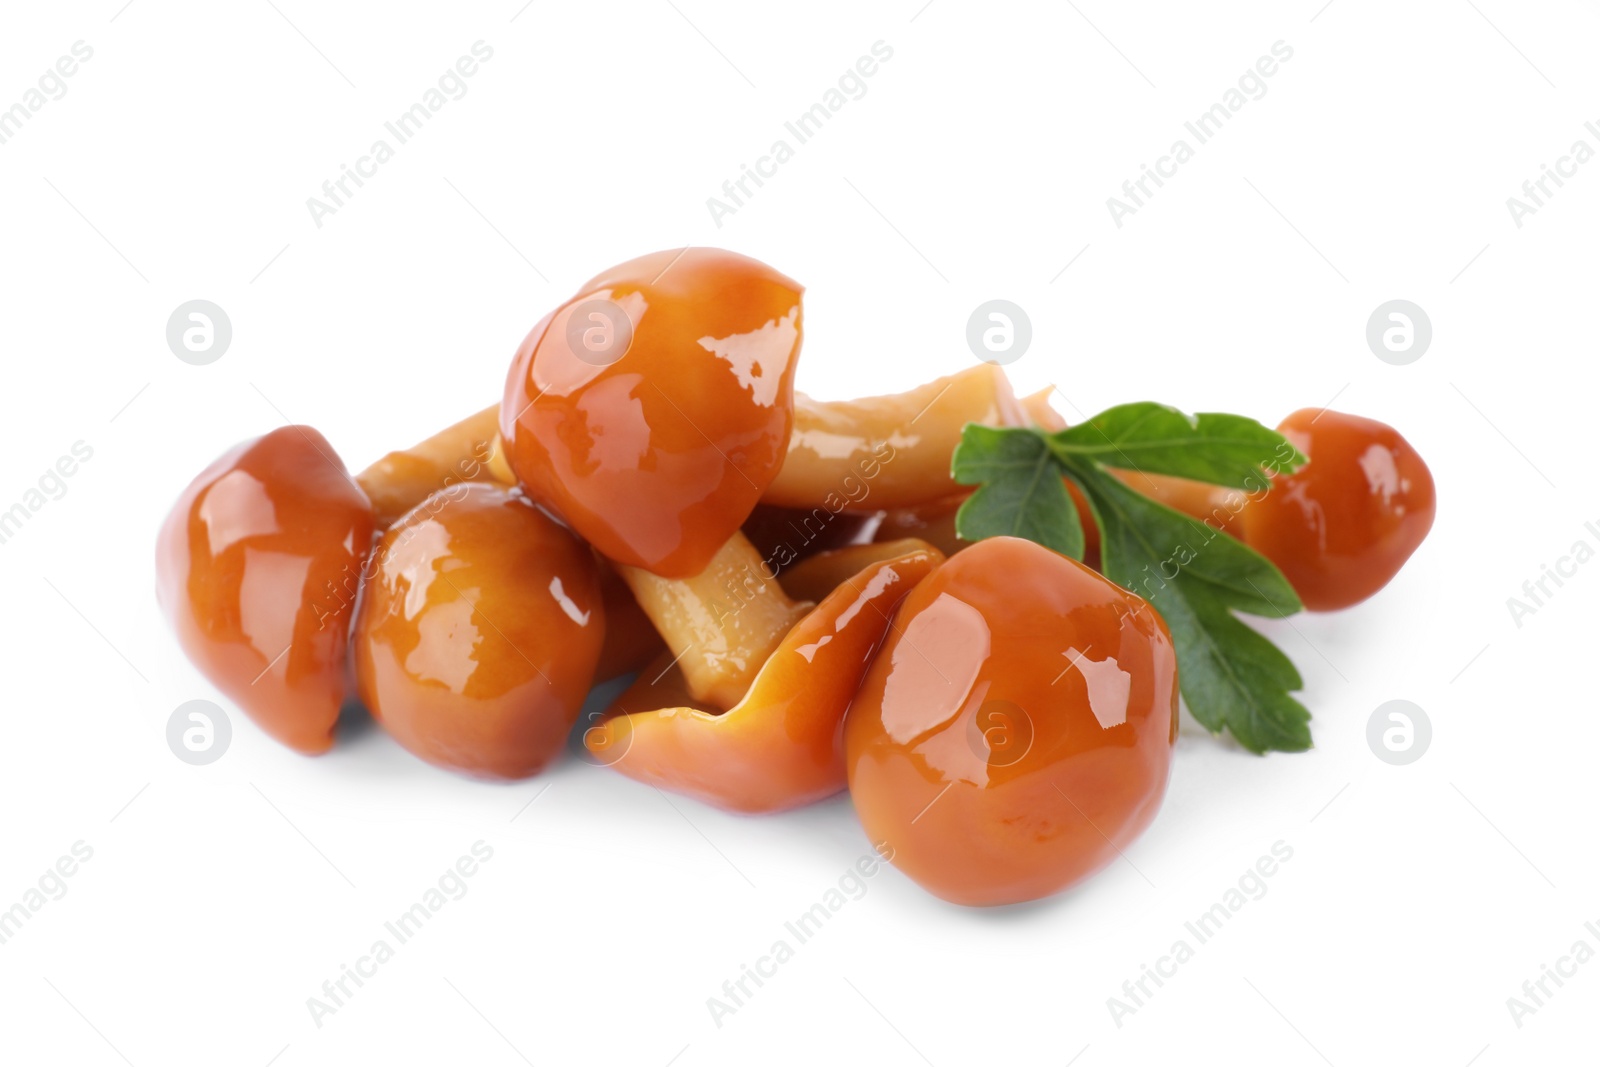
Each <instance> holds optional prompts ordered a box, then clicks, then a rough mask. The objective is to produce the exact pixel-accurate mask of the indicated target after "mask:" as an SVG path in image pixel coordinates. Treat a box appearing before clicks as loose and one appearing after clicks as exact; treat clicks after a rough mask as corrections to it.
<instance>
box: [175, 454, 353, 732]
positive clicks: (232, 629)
mask: <svg viewBox="0 0 1600 1067" xmlns="http://www.w3.org/2000/svg"><path fill="white" fill-rule="evenodd" d="M372 532H373V515H372V505H371V504H370V503H368V501H367V497H366V495H365V494H364V493H362V491H361V488H360V487H359V486H358V485H356V483H355V481H354V480H353V479H351V477H350V475H349V474H348V473H347V472H346V471H345V467H344V464H343V462H342V461H340V459H339V457H338V455H337V453H335V452H334V450H333V447H332V446H331V445H329V444H328V442H327V439H326V438H324V437H323V436H322V435H321V434H320V433H318V432H317V431H316V430H313V429H311V428H310V427H309V426H285V427H282V428H281V429H277V430H274V431H272V432H271V433H269V434H266V435H265V436H262V437H257V438H255V439H253V440H250V441H245V442H244V443H242V444H240V445H237V446H235V447H234V448H232V449H231V450H229V451H228V452H227V453H226V454H224V455H223V456H222V457H221V458H220V459H218V460H217V461H216V462H215V463H212V464H211V466H209V467H207V468H206V469H205V470H204V471H202V472H201V473H200V475H199V477H197V478H195V480H194V481H193V482H191V483H190V485H189V487H188V488H187V489H185V490H184V491H183V494H182V495H181V496H179V498H178V501H177V503H176V504H174V505H173V507H172V511H171V512H170V513H169V514H168V515H167V519H166V521H165V522H164V523H163V524H162V527H161V532H160V534H159V535H158V537H157V540H156V598H157V600H159V601H160V603H161V607H162V610H163V611H164V612H165V613H166V615H167V618H168V619H169V620H170V622H171V623H172V627H173V629H174V630H175V631H177V635H178V643H179V644H180V645H182V646H183V650H184V652H185V653H186V654H187V655H188V657H189V659H190V661H192V662H193V663H194V665H195V666H196V667H197V668H199V670H200V673H202V674H204V675H205V676H206V677H207V678H209V679H210V680H211V682H212V684H214V685H215V686H216V687H217V688H218V689H220V690H222V691H223V692H224V693H225V694H227V696H228V697H229V699H231V700H232V701H233V702H234V703H236V704H237V705H239V707H241V708H243V709H244V711H245V713H246V714H248V715H249V716H250V717H251V718H252V719H254V720H255V721H256V723H257V724H258V725H259V726H260V727H261V728H262V729H263V730H265V731H266V732H267V733H268V734H270V735H272V736H273V737H274V738H276V739H277V740H279V741H281V742H283V743H284V744H285V745H288V746H289V747H290V748H293V749H295V750H297V751H299V752H304V753H306V754H307V755H316V754H318V753H321V752H326V751H327V750H328V749H329V748H331V747H332V745H333V731H334V727H335V725H336V724H337V723H338V721H339V705H340V704H341V703H342V702H343V700H344V696H345V658H346V655H347V648H348V643H347V640H346V639H347V636H348V634H349V632H350V622H351V618H352V616H353V614H354V612H353V611H352V608H353V606H354V604H355V599H356V592H357V590H358V589H359V587H360V583H361V567H362V561H363V560H364V559H365V558H366V556H367V552H368V550H369V549H370V548H371V547H372Z"/></svg>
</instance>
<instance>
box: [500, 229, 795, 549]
mask: <svg viewBox="0 0 1600 1067" xmlns="http://www.w3.org/2000/svg"><path fill="white" fill-rule="evenodd" d="M800 293H801V290H800V286H799V285H797V284H796V283H794V282H793V281H791V280H789V279H788V278H786V277H784V276H783V275H781V274H779V273H778V272H777V271H774V270H772V269H771V268H770V267H767V266H766V265H764V264H762V263H758V262H757V261H755V260H753V259H749V258H746V257H744V256H739V255H735V254H734V253H731V252H723V251H720V250H716V249H706V248H691V249H688V250H672V251H667V252H658V253H655V254H653V255H648V256H644V257H641V258H639V259H636V260H631V261H630V262H627V263H624V264H621V265H620V266H618V267H615V268H613V269H612V270H610V271H607V272H606V273H604V274H602V275H600V276H599V277H597V278H595V279H593V280H592V281H590V282H589V283H588V284H586V285H585V286H584V287H583V288H582V289H581V290H580V292H579V294H578V295H577V296H576V297H574V298H573V299H572V300H569V301H568V302H567V303H566V304H563V305H562V306H561V307H560V308H558V309H557V310H556V311H555V312H553V313H552V314H551V315H550V316H547V317H546V318H545V320H544V321H543V322H541V323H540V324H539V325H538V326H536V327H535V328H534V330H533V332H532V333H530V334H529V335H528V338H527V340H525V341H524V342H523V344H522V347H521V348H520V349H519V350H518V352H517V355H516V358H515V360H514V361H513V363H512V367H511V371H510V375H509V376H508V378H507V381H506V392H505V397H504V401H503V403H502V406H501V416H500V424H501V432H502V434H503V436H504V437H505V439H506V441H507V442H508V448H507V455H508V458H509V460H510V463H511V466H512V468H513V469H514V470H515V471H516V474H517V477H518V478H519V479H520V480H521V482H522V483H523V484H524V485H525V486H526V488H527V489H528V491H529V493H530V494H531V495H532V496H534V497H535V498H536V499H538V500H540V501H541V502H543V503H545V504H546V505H547V506H548V507H550V508H551V509H552V510H553V511H554V512H556V513H557V514H559V515H561V516H562V517H563V518H564V519H565V520H566V521H567V522H569V523H570V524H571V525H572V527H573V528H574V529H575V530H577V531H578V533H579V534H580V535H581V536H583V537H584V538H585V539H587V540H588V541H589V542H590V543H592V544H593V545H594V546H595V548H596V549H598V550H599V551H600V552H601V553H602V554H603V555H605V556H606V557H608V558H610V559H612V560H615V561H616V562H618V563H623V564H628V565H631V566H637V567H642V568H644V569H646V570H649V571H651V572H653V573H656V574H660V575H663V576H666V577H684V576H687V575H691V574H696V573H698V572H699V571H700V570H702V569H703V568H704V567H705V565H706V563H707V562H709V560H710V559H711V557H712V555H713V554H714V553H715V552H716V550H717V549H718V548H719V547H721V546H722V544H723V542H725V541H726V540H727V539H728V537H729V536H730V535H731V534H732V533H734V532H735V531H736V530H737V529H738V527H739V525H740V523H742V522H743V521H744V520H745V519H746V517H748V516H749V514H750V512H751V510H752V508H754V506H755V504H756V501H757V499H758V498H759V497H760V495H761V492H762V490H763V489H765V488H766V486H767V484H768V482H770V481H771V480H772V478H773V476H774V475H775V474H776V473H777V470H778V467H779V466H780V465H781V464H782V462H783V458H784V453H785V449H786V448H787V446H788V441H789V431H790V427H791V424H792V418H793V411H792V408H793V382H794V366H795V359H796V356H797V355H798V353H799V349H800V340H801V330H802V324H801V308H800ZM597 300H599V301H609V302H610V306H612V307H615V308H617V309H620V313H621V314H625V315H626V318H627V321H628V322H629V323H631V324H632V335H633V336H632V342H631V346H627V347H626V351H625V354H621V355H620V356H619V355H618V353H617V352H615V351H610V352H602V353H600V354H596V353H593V352H581V353H580V352H575V351H574V347H573V343H572V340H571V338H572V337H586V336H588V335H587V334H584V333H583V325H584V323H583V321H579V322H578V323H576V324H575V323H574V322H573V321H572V318H573V315H574V313H575V312H576V313H578V314H579V315H580V316H588V315H589V314H590V310H589V309H590V308H592V306H593V305H592V303H591V302H593V301H597ZM602 326H603V324H602ZM596 336H599V335H596ZM619 346H620V342H619Z"/></svg>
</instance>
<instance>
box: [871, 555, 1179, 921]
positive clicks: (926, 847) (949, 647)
mask: <svg viewBox="0 0 1600 1067" xmlns="http://www.w3.org/2000/svg"><path fill="white" fill-rule="evenodd" d="M1177 729H1178V666H1177V659H1176V655H1175V652H1174V649H1173V645H1172V638H1171V636H1170V634H1169V633H1168V630H1167V625H1166V623H1165V622H1164V621H1163V620H1162V619H1161V617H1160V616H1159V615H1157V614H1156V612H1155V610H1154V609H1152V608H1151V607H1150V606H1149V605H1148V604H1147V603H1146V602H1145V601H1143V600H1142V599H1140V598H1139V597H1137V596H1135V595H1134V594H1133V593H1130V592H1128V591H1127V590H1125V589H1122V588H1120V587H1118V586H1116V585H1114V584H1113V583H1112V582H1110V581H1108V580H1107V579H1105V578H1104V577H1102V576H1101V575H1099V574H1097V573H1095V572H1094V571H1092V570H1090V569H1089V568H1087V567H1085V566H1083V565H1082V564H1081V563H1078V562H1076V561H1075V560H1071V559H1068V558H1067V557H1065V556H1062V555H1059V554H1057V553H1055V552H1052V551H1050V550H1049V549H1047V548H1044V547H1042V546H1040V545H1037V544H1035V543H1033V542H1032V541H1024V540H1021V539H1019V538H1015V537H992V538H988V539H986V540H983V541H979V542H977V543H976V544H974V545H972V546H971V547H970V548H968V549H966V550H965V551H963V552H962V553H961V554H960V555H956V556H952V557H950V559H949V560H948V561H947V562H946V563H945V564H944V566H942V567H940V568H939V569H938V570H937V571H935V572H933V574H931V575H929V576H928V577H927V578H925V579H923V580H922V582H921V584H919V585H918V586H917V587H916V588H915V589H913V590H912V591H911V593H910V595H909V596H907V597H906V598H905V600H904V601H903V602H902V603H901V605H900V609H899V611H898V612H897V613H896V615H895V620H894V625H893V627H892V628H891V630H890V632H889V636H888V637H887V639H886V640H885V641H884V644H883V647H882V648H881V649H880V650H879V651H878V654H877V656H876V658H875V659H874V660H873V663H872V667H871V669H870V670H869V671H868V672H867V676H866V678H865V679H864V680H863V682H862V684H861V690H860V692H859V693H857V695H856V699H855V702H854V703H853V704H852V705H851V707H850V715H849V718H848V720H847V721H846V724H845V752H846V761H847V765H848V769H849V778H850V795H851V798H852V799H853V800H854V801H855V806H856V813H857V814H858V815H859V816H860V817H861V824H862V826H863V827H865V829H866V831H867V836H868V837H869V839H871V840H873V841H887V842H889V843H890V844H891V845H892V846H893V848H894V855H893V856H892V857H891V861H892V862H893V863H894V865H895V866H897V867H899V868H900V869H901V870H902V871H904V872H905V873H906V874H908V875H909V876H910V877H911V878H912V879H913V880H914V881H916V882H917V883H918V884H920V885H921V886H922V887H923V888H924V889H927V890H928V891H929V892H931V893H933V894H934V895H935V896H938V897H941V898H943V899H945V900H949V901H952V902H954V903H958V904H967V905H997V904H1014V903H1020V902H1022V901H1026V900H1034V899H1037V898H1039V897H1043V896H1048V895H1049V894H1051V893H1055V892H1057V891H1059V890H1061V889H1064V888H1066V887H1067V886H1069V885H1071V884H1073V883H1075V882H1077V881H1079V880H1080V879H1082V878H1085V877H1087V876H1088V875H1090V874H1092V873H1094V872H1095V871H1096V870H1099V869H1100V868H1101V867H1103V866H1105V865H1106V864H1107V863H1110V862H1112V861H1114V860H1115V859H1116V858H1117V856H1118V854H1119V850H1120V849H1122V848H1124V847H1126V846H1127V845H1128V844H1129V843H1130V842H1131V841H1133V839H1134V838H1135V837H1137V836H1138V835H1139V834H1140V833H1141V832H1142V831H1143V830H1144V828H1145V827H1146V826H1148V825H1149V823H1150V821H1151V819H1153V818H1154V817H1155V814H1156V810H1157V808H1158V807H1159V806H1160V803H1161V797H1162V795H1163V793H1164V792H1165V790H1166V784H1167V775H1168V772H1169V771H1170V768H1171V765H1172V747H1173V742H1174V741H1175V740H1176V737H1177ZM935 801H937V803H935Z"/></svg>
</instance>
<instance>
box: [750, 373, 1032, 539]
mask: <svg viewBox="0 0 1600 1067" xmlns="http://www.w3.org/2000/svg"><path fill="white" fill-rule="evenodd" d="M969 422H977V423H982V424H983V425H985V426H1023V425H1026V424H1027V414H1026V412H1025V411H1024V410H1023V408H1022V405H1021V404H1020V403H1019V402H1018V400H1017V398H1016V395H1015V394H1014V393H1013V391H1012V389H1011V383H1010V382H1009V381H1007V380H1006V376H1005V373H1004V372H1003V371H1002V370H1001V369H1000V368H999V367H996V366H994V365H992V364H988V363H983V364H979V365H978V366H976V367H972V368H971V369H969V370H964V371H962V372H960V373H959V374H952V375H950V376H948V377H944V378H935V379H934V380H933V381H931V382H927V383H925V384H923V385H919V386H917V387H916V388H914V389H909V390H907V391H906V392H904V393H896V394H893V395H890V396H870V397H862V398H860V399H856V400H813V399H812V398H811V397H808V396H805V395H804V394H799V395H797V396H796V397H795V408H794V432H793V434H792V435H791V437H790V439H789V449H788V456H787V457H786V458H785V459H784V462H783V469H782V470H780V471H779V472H778V476H777V477H776V478H775V479H773V481H772V484H770V485H769V486H767V488H766V492H764V493H763V494H762V496H761V500H762V503H764V504H775V505H779V506H782V507H788V508H804V509H807V510H810V509H812V508H816V507H820V506H828V505H829V504H830V503H832V502H834V501H838V500H841V499H842V500H844V501H847V503H841V504H839V506H840V507H841V508H845V509H847V510H853V511H862V510H872V511H884V510H888V509H890V508H902V507H912V506H915V505H919V504H927V503H930V502H932V501H936V500H939V499H941V498H944V497H949V496H951V495H952V494H956V493H960V492H962V487H961V486H959V485H957V484H956V482H955V479H953V478H952V477H951V476H950V454H951V453H952V452H954V451H955V447H956V445H957V444H959V443H960V442H961V430H962V427H964V426H966V424H967V423H969ZM857 486H860V487H861V489H860V491H857V489H856V487H857Z"/></svg>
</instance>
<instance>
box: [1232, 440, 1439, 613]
mask: <svg viewBox="0 0 1600 1067" xmlns="http://www.w3.org/2000/svg"><path fill="white" fill-rule="evenodd" d="M1278 432H1279V433H1281V434H1283V435H1284V436H1285V437H1287V438H1288V439H1289V440H1290V441H1291V442H1292V443H1293V444H1294V446H1295V447H1296V448H1298V449H1299V450H1300V452H1301V453H1302V454H1304V455H1305V456H1306V457H1307V458H1308V459H1309V462H1308V463H1306V465H1305V466H1303V467H1301V468H1300V469H1299V470H1297V471H1295V472H1294V473H1293V474H1291V475H1289V476H1287V477H1281V476H1280V477H1275V478H1274V479H1273V481H1272V486H1271V488H1270V490H1269V491H1267V492H1265V493H1264V494H1260V495H1259V496H1258V498H1256V499H1252V500H1251V501H1250V502H1249V503H1248V504H1247V505H1245V507H1244V508H1243V511H1242V513H1241V515H1240V519H1241V524H1242V527H1243V534H1244V540H1245V542H1246V543H1247V544H1249V545H1250V547H1251V548H1254V549H1255V550H1256V551H1258V552H1260V553H1261V554H1262V555H1264V556H1266V557H1267V558H1268V559H1270V560H1272V562H1273V563H1276V564H1277V565H1278V569H1279V570H1281V571H1283V576H1284V577H1285V578H1287V579H1289V584H1290V585H1292V586H1294V589H1295V592H1297V593H1299V594H1300V599H1301V600H1302V601H1304V603H1305V606H1306V607H1307V608H1308V609H1309V610H1311V611H1333V610H1336V609H1338V608H1347V607H1350V606H1351V605H1353V604H1359V603H1361V601H1363V600H1365V599H1367V598H1368V597H1370V596H1372V595H1373V594H1374V593H1376V592H1377V591H1378V590H1380V589H1382V588H1383V587H1384V586H1386V585H1388V584H1389V582H1390V581H1391V580H1392V579H1393V578H1394V576H1395V575H1396V574H1398V573H1399V571H1400V568H1401V567H1402V566H1404V565H1405V562H1406V560H1408V559H1410V558H1411V554H1412V553H1413V552H1415V551H1416V550H1417V548H1418V546H1419V545H1421V544H1422V542H1423V540H1424V539H1425V538H1426V537H1427V536H1428V531H1429V530H1430V529H1432V528H1433V516H1434V511H1435V509H1436V497H1435V493H1434V485H1433V474H1432V473H1431V472H1430V471H1429V470H1428V465H1427V463H1425V462H1423V459H1422V456H1420V455H1419V454H1418V453H1417V450H1416V449H1415V448H1413V447H1412V446H1411V443H1410V442H1409V441H1407V440H1406V439H1405V438H1404V437H1402V436H1401V435H1400V432H1399V431H1398V430H1396V429H1395V428H1394V427H1392V426H1388V425H1385V424H1384V423H1381V422H1378V421H1377V420H1376V419H1364V418H1361V417H1359V416H1356V415H1345V414H1341V413H1340V412H1337V411H1329V410H1326V409H1318V408H1304V409H1302V410H1300V411H1297V412H1295V413H1294V414H1293V415H1290V416H1289V417H1288V418H1286V419H1284V420H1283V422H1282V423H1280V424H1279V425H1278Z"/></svg>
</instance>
